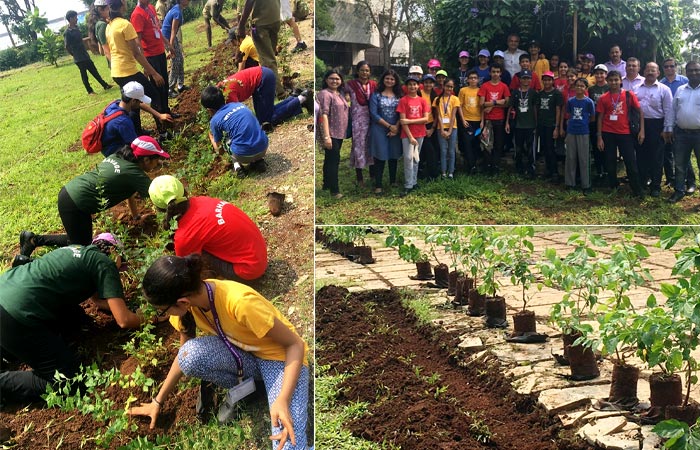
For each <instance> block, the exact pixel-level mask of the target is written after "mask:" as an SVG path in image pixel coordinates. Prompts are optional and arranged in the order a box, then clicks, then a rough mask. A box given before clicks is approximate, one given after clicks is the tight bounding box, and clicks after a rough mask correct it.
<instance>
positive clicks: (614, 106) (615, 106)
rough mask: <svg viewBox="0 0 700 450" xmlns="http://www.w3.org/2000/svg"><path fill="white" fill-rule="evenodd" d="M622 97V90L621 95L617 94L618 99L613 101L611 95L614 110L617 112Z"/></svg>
mask: <svg viewBox="0 0 700 450" xmlns="http://www.w3.org/2000/svg"><path fill="white" fill-rule="evenodd" d="M621 95H622V90H620V93H619V94H617V99H613V96H612V94H610V102H611V103H612V110H613V112H615V110H617V105H619V104H620V96H621Z"/></svg>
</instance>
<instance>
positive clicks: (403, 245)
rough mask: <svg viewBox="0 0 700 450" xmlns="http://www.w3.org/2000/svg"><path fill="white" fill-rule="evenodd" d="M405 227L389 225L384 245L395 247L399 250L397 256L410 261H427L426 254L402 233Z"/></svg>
mask: <svg viewBox="0 0 700 450" xmlns="http://www.w3.org/2000/svg"><path fill="white" fill-rule="evenodd" d="M404 232H405V228H400V227H389V236H387V238H386V241H385V245H386V246H387V247H396V248H397V249H398V251H399V258H401V259H403V260H404V261H408V262H411V263H414V264H415V263H423V262H428V260H429V256H428V254H427V253H426V252H425V251H423V250H421V249H420V248H418V247H416V245H415V244H414V243H413V242H411V241H408V240H407V239H406V238H405V237H404V235H403V233H404Z"/></svg>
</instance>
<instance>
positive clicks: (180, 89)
mask: <svg viewBox="0 0 700 450" xmlns="http://www.w3.org/2000/svg"><path fill="white" fill-rule="evenodd" d="M189 90H190V87H189V86H187V85H185V84H183V85H182V86H180V87H179V88H177V92H179V93H180V94H182V93H183V92H185V91H189Z"/></svg>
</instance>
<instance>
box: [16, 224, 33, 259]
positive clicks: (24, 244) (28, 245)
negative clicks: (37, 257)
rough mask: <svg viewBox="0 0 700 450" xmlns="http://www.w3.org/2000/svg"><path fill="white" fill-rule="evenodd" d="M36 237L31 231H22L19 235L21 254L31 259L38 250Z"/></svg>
mask: <svg viewBox="0 0 700 450" xmlns="http://www.w3.org/2000/svg"><path fill="white" fill-rule="evenodd" d="M35 237H36V235H35V234H34V233H32V232H31V231H26V230H24V231H22V232H21V233H20V234H19V254H20V255H23V256H26V257H29V256H31V255H32V252H33V251H34V249H35V248H36V243H35V241H34V238H35Z"/></svg>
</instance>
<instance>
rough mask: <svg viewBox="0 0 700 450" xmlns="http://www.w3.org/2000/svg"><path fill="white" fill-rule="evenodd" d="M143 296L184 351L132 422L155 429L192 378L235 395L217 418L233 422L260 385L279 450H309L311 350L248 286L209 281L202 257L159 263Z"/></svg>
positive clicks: (145, 281)
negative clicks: (143, 419) (166, 320)
mask: <svg viewBox="0 0 700 450" xmlns="http://www.w3.org/2000/svg"><path fill="white" fill-rule="evenodd" d="M143 292H144V294H145V296H146V298H147V299H148V302H149V303H150V304H151V305H153V306H154V307H155V308H156V309H158V310H159V311H160V315H166V314H169V315H170V322H171V323H172V324H173V325H174V326H175V327H176V328H177V329H178V330H179V331H180V343H181V344H182V345H181V347H180V351H179V352H178V356H177V358H176V359H175V361H173V364H172V366H171V367H170V371H169V372H168V375H167V377H166V379H165V381H164V383H163V386H162V387H161V389H160V391H159V392H158V394H157V395H156V396H155V397H153V400H152V401H151V403H148V404H141V406H137V407H133V408H130V409H129V414H131V415H140V416H149V417H150V418H151V425H150V426H151V429H153V428H154V426H155V423H156V419H157V418H158V415H159V413H160V410H161V408H162V407H163V405H164V404H165V401H166V399H167V398H168V396H169V395H170V393H172V391H173V390H174V389H175V388H176V386H177V383H178V380H179V379H180V378H181V377H182V375H188V376H192V377H196V378H200V379H202V380H206V381H207V382H210V383H213V384H215V385H218V386H222V387H225V388H228V389H229V393H228V394H227V396H226V399H225V401H224V402H223V404H222V405H221V407H220V408H219V413H218V416H217V419H218V420H219V422H221V423H223V422H227V421H229V420H231V419H233V418H234V417H235V412H236V402H237V401H238V400H239V399H240V398H241V397H242V396H243V395H240V394H241V393H242V392H243V393H246V394H247V393H250V392H252V390H254V383H253V378H258V379H262V381H263V382H264V383H265V388H266V390H267V397H268V402H269V404H270V418H271V419H272V436H270V439H272V440H273V441H274V443H273V447H274V448H282V446H284V445H285V443H286V442H287V441H289V443H290V444H291V445H289V446H285V448H289V449H290V450H291V449H306V422H307V419H308V417H307V416H308V414H307V405H308V392H309V389H308V384H309V367H308V362H307V354H308V347H307V346H306V343H305V342H304V340H302V338H301V337H299V335H298V334H297V333H296V330H295V329H294V326H293V325H292V324H291V323H290V322H289V320H287V318H285V317H284V316H283V315H282V313H280V312H279V310H277V308H275V306H274V305H273V304H272V303H270V302H269V301H268V300H266V299H265V298H263V296H261V295H260V294H259V293H258V292H256V291H255V290H254V289H253V288H251V287H249V286H246V285H244V284H241V283H237V282H235V281H223V280H213V279H207V280H203V279H202V260H201V257H200V255H198V254H192V255H189V256H186V257H184V258H182V257H178V256H162V257H160V258H159V259H157V260H156V261H155V262H154V263H153V264H152V265H151V267H150V268H149V269H148V271H146V275H145V276H144V278H143ZM197 328H199V329H200V330H201V332H202V333H201V334H203V335H202V336H200V337H195V331H196V329H197ZM247 387H251V388H252V390H247V389H246V388H247Z"/></svg>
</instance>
